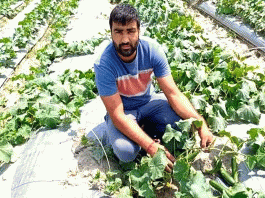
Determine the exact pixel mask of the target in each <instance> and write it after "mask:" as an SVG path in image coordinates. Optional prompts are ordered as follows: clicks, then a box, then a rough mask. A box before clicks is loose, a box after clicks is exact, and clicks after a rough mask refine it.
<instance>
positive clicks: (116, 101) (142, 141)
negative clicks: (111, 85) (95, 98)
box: [101, 93, 175, 172]
mask: <svg viewBox="0 0 265 198" xmlns="http://www.w3.org/2000/svg"><path fill="white" fill-rule="evenodd" d="M101 99H102V101H103V103H104V105H105V107H106V110H107V111H108V113H109V115H110V117H111V119H112V122H113V124H114V125H115V126H116V128H117V129H119V130H120V131H121V132H122V133H123V134H124V135H126V136H127V137H128V138H129V139H131V140H132V141H134V142H135V143H136V144H138V145H139V146H140V147H141V148H143V149H144V150H145V151H146V152H148V153H149V154H150V155H151V156H153V155H154V154H155V153H156V151H157V149H158V147H160V146H161V145H159V144H158V143H154V142H153V141H154V140H153V139H152V138H151V137H149V136H148V135H147V134H146V133H145V132H144V131H143V130H142V129H141V127H140V126H139V125H138V124H137V123H136V122H135V121H134V120H132V119H130V118H129V117H127V116H126V115H125V113H124V109H123V103H122V100H121V97H120V94H119V93H116V94H114V95H112V96H102V97H101ZM166 155H167V158H168V159H169V165H168V167H167V168H166V170H167V171H169V172H171V169H172V167H173V162H174V160H175V159H174V157H173V156H172V155H171V154H170V153H169V152H166Z"/></svg>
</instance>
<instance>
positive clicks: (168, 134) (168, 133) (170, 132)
mask: <svg viewBox="0 0 265 198" xmlns="http://www.w3.org/2000/svg"><path fill="white" fill-rule="evenodd" d="M181 135H182V133H181V132H179V131H177V130H175V129H173V128H172V127H171V125H167V126H166V130H165V133H164V135H163V137H162V139H163V141H164V142H165V143H168V142H170V140H172V139H173V138H174V139H175V140H176V141H180V137H181Z"/></svg>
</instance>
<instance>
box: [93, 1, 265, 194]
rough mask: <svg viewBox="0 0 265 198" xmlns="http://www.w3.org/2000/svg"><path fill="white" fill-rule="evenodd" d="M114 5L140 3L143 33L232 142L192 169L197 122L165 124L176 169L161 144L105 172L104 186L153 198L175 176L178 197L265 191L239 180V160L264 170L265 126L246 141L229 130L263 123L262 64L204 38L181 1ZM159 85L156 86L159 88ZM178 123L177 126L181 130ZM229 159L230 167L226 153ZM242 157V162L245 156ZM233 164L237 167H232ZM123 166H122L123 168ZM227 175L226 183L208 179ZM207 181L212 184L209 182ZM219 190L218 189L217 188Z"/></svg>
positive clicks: (218, 131) (217, 130) (251, 132)
mask: <svg viewBox="0 0 265 198" xmlns="http://www.w3.org/2000/svg"><path fill="white" fill-rule="evenodd" d="M112 2H113V3H129V4H131V5H133V6H134V7H136V9H137V10H138V12H139V15H140V17H141V19H142V21H143V26H145V27H146V31H145V35H146V36H149V37H151V38H154V39H156V40H157V41H158V42H159V43H160V44H161V45H162V46H163V48H164V50H165V52H166V55H167V58H168V61H169V64H170V67H171V71H172V75H173V77H174V80H175V82H176V84H177V85H178V87H179V88H180V90H181V91H182V92H183V93H184V94H185V95H186V96H187V97H188V98H189V99H190V101H191V102H192V104H193V105H194V107H195V108H196V109H197V110H198V111H199V112H200V113H201V114H202V115H203V116H204V117H205V119H206V120H207V122H208V124H209V126H210V128H211V130H212V131H213V132H214V133H215V135H217V136H220V137H223V136H225V137H227V138H228V140H229V142H230V143H231V144H233V146H231V148H230V147H229V149H228V147H227V146H226V145H223V147H222V148H221V149H217V148H213V147H211V148H209V149H210V151H213V150H217V151H219V154H218V155H217V156H216V160H215V166H214V167H213V169H212V170H207V171H205V172H202V171H198V170H195V169H194V168H193V166H192V161H193V160H194V158H195V157H196V156H197V155H198V153H200V152H202V151H201V149H200V148H199V147H196V146H195V135H194V133H192V132H191V129H192V126H196V127H199V126H200V122H198V121H196V120H193V119H189V120H184V121H180V122H178V123H177V126H178V129H173V128H172V127H171V126H167V129H166V132H165V134H164V136H163V139H162V140H163V144H164V145H165V146H166V148H167V149H168V150H169V151H170V152H171V153H172V154H174V156H175V157H176V162H175V163H174V168H173V174H169V173H167V172H165V171H164V170H165V166H166V165H167V158H166V156H165V151H164V150H163V149H159V150H158V152H157V153H156V155H155V156H154V157H153V158H151V157H150V156H144V157H140V159H139V160H138V161H136V162H133V163H129V164H128V165H126V166H125V164H122V166H121V168H124V167H130V168H129V170H123V171H122V172H120V171H114V172H113V171H110V172H108V173H107V175H106V176H105V175H104V174H103V173H99V174H97V176H96V177H95V181H94V182H97V180H99V179H100V176H99V175H100V174H102V175H103V176H102V177H103V179H104V180H105V181H106V187H105V192H106V193H109V194H115V195H116V197H148V198H150V197H156V194H157V192H158V189H161V187H162V188H166V187H170V186H171V184H172V183H171V179H172V178H173V180H174V181H176V182H177V184H178V185H179V189H178V191H177V192H176V193H175V195H174V196H175V197H189V198H190V197H198V198H201V197H259V198H261V197H265V194H264V193H262V192H256V191H254V190H253V189H251V188H247V187H245V186H244V185H243V184H242V183H240V181H238V170H237V166H238V164H239V163H240V162H241V163H246V164H247V166H248V167H249V169H254V168H264V166H265V163H264V162H265V161H264V159H265V155H264V154H265V152H264V145H265V141H264V135H265V134H264V129H262V128H253V129H251V130H249V131H248V134H249V138H248V140H242V139H240V138H239V137H236V136H232V135H231V133H230V132H227V131H225V128H226V126H227V123H228V122H229V123H235V122H236V123H238V122H245V123H255V124H258V123H259V120H260V116H261V113H263V112H264V107H265V106H264V96H265V95H264V94H265V92H264V91H265V90H264V82H265V81H264V80H265V79H264V72H263V71H260V70H258V66H250V65H246V64H245V63H244V60H245V57H241V56H240V55H239V54H237V53H236V52H234V54H228V53H226V51H225V49H222V48H221V47H220V46H218V45H213V44H212V43H211V42H210V41H208V40H207V39H205V38H204V37H203V36H202V33H203V30H202V29H201V27H200V26H199V25H198V24H196V21H194V19H193V18H192V17H191V16H190V15H189V14H188V13H187V11H186V9H185V4H184V3H183V2H182V1H173V0H159V1H154V0H148V1H144V0H124V1H112ZM158 91H159V90H158ZM179 129H180V130H179ZM243 145H247V146H249V147H250V148H253V151H254V153H252V154H249V155H247V154H242V153H241V152H240V149H241V148H242V146H243ZM227 156H231V159H232V162H231V165H230V166H229V167H225V165H224V164H223V162H222V159H223V158H224V157H227ZM242 157H243V161H244V162H242V161H240V159H241V158H242ZM230 169H232V172H231V173H230V172H229V171H230ZM124 171H125V172H124ZM217 176H218V177H222V178H223V179H224V180H225V183H226V185H222V184H220V183H219V182H216V181H215V180H211V181H209V179H206V177H217ZM208 181H209V182H208ZM214 189H215V190H217V191H219V194H218V193H217V194H213V191H215V190H214Z"/></svg>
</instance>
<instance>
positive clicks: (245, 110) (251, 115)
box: [237, 104, 260, 124]
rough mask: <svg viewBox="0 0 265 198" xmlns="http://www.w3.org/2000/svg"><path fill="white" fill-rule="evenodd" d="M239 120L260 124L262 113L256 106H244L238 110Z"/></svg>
mask: <svg viewBox="0 0 265 198" xmlns="http://www.w3.org/2000/svg"><path fill="white" fill-rule="evenodd" d="M237 115H238V117H239V119H241V120H243V121H246V122H251V123H255V124H258V123H259V119H260V111H259V109H258V108H257V107H255V106H254V105H247V104H242V105H241V106H240V108H239V109H238V110H237Z"/></svg>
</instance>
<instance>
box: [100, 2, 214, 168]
mask: <svg viewBox="0 0 265 198" xmlns="http://www.w3.org/2000/svg"><path fill="white" fill-rule="evenodd" d="M109 23H110V30H111V37H112V42H111V43H110V44H109V45H108V46H107V47H106V49H105V50H104V52H103V53H102V54H101V56H100V58H99V59H98V60H97V61H96V62H95V73H96V84H97V87H98V90H99V94H100V96H101V99H102V101H103V103H104V105H105V107H106V110H107V112H108V113H107V115H106V116H105V120H106V123H107V126H108V138H109V141H110V143H111V145H112V148H113V151H114V153H115V154H116V156H117V157H118V158H119V159H120V160H121V161H124V162H129V161H132V160H134V159H135V157H136V155H137V154H138V152H139V151H140V149H141V148H142V149H144V150H145V151H146V152H147V153H149V154H150V155H151V156H153V155H154V154H155V153H156V151H157V150H158V147H161V145H160V144H159V143H157V142H155V141H154V138H160V139H161V137H162V135H163V133H164V131H165V128H166V125H167V124H171V125H174V123H175V122H176V121H178V120H180V119H188V118H191V117H193V118H196V119H199V120H202V121H203V125H202V127H201V128H200V129H198V132H199V135H200V138H201V147H206V146H208V145H209V144H210V143H211V142H212V134H211V132H210V131H209V129H208V127H207V124H206V122H205V121H204V119H203V117H202V116H200V115H199V114H198V113H197V112H196V110H195V109H194V108H193V106H192V105H191V103H190V102H189V101H188V99H187V98H186V97H185V96H184V94H182V93H181V92H180V91H179V89H178V88H177V86H176V84H175V83H174V80H173V78H172V76H171V73H170V67H169V65H168V62H167V59H166V56H165V53H164V52H163V50H162V49H161V47H160V46H159V45H158V43H157V42H155V41H153V40H151V39H150V38H144V37H143V38H141V39H139V35H140V20H139V17H138V14H137V12H136V10H135V8H133V7H132V6H130V5H124V4H120V5H117V6H116V7H115V8H114V9H113V10H112V12H111V14H110V19H109ZM152 74H154V75H155V77H156V79H157V82H158V84H159V86H160V88H161V90H162V91H163V93H164V94H163V96H162V97H161V95H158V94H156V93H154V91H153V86H152ZM165 96H166V97H165ZM141 126H143V127H141ZM166 155H167V158H168V166H167V167H166V170H167V171H171V170H172V167H173V163H174V160H175V159H174V157H173V156H172V155H171V154H170V153H169V152H168V151H167V152H166Z"/></svg>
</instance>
